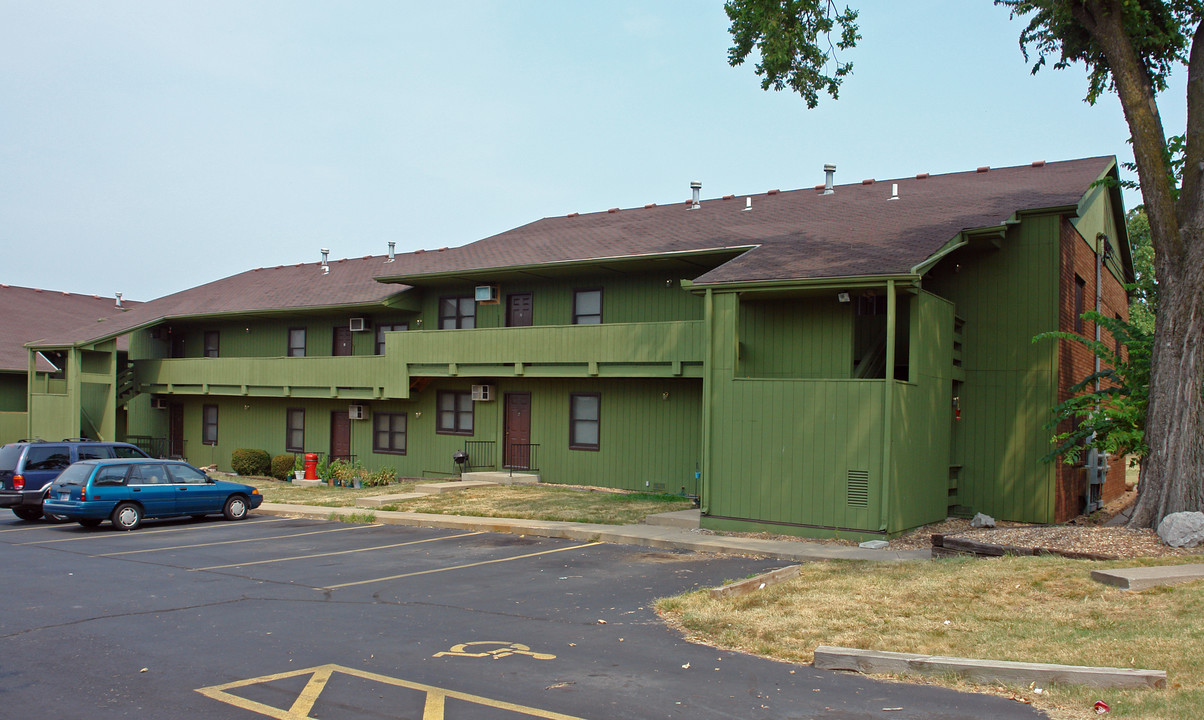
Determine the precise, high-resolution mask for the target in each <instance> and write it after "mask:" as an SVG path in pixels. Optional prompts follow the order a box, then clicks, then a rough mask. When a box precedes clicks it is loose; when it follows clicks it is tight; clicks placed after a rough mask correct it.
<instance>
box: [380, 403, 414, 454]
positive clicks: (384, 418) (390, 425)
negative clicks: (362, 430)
mask: <svg viewBox="0 0 1204 720" xmlns="http://www.w3.org/2000/svg"><path fill="white" fill-rule="evenodd" d="M372 452H378V453H392V454H394V455H405V454H406V414H405V413H382V412H378V413H373V415H372Z"/></svg>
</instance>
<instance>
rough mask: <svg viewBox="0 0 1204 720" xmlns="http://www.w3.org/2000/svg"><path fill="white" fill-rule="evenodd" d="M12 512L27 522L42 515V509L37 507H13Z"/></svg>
mask: <svg viewBox="0 0 1204 720" xmlns="http://www.w3.org/2000/svg"><path fill="white" fill-rule="evenodd" d="M13 514H14V515H16V516H17V517H19V518H21V519H22V520H28V521H29V522H33V521H34V520H37V519H38V518H40V517H42V511H41V510H40V509H37V508H25V507H15V508H13Z"/></svg>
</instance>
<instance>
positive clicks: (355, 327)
mask: <svg viewBox="0 0 1204 720" xmlns="http://www.w3.org/2000/svg"><path fill="white" fill-rule="evenodd" d="M367 329H368V321H367V319H365V318H362V317H358V318H351V332H364V331H366V330H367Z"/></svg>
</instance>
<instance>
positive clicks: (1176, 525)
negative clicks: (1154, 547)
mask: <svg viewBox="0 0 1204 720" xmlns="http://www.w3.org/2000/svg"><path fill="white" fill-rule="evenodd" d="M1158 537H1160V538H1162V542H1164V543H1166V544H1167V545H1170V546H1171V547H1195V546H1197V545H1199V544H1200V543H1201V542H1204V513H1202V512H1177V513H1171V514H1170V515H1167V516H1166V517H1164V518H1162V522H1160V523H1158Z"/></svg>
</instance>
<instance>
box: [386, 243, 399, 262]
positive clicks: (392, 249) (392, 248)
mask: <svg viewBox="0 0 1204 720" xmlns="http://www.w3.org/2000/svg"><path fill="white" fill-rule="evenodd" d="M396 250H397V243H396V242H394V241H392V240H390V241H389V259H388V260H387V261H386V262H393V253H394V252H395V251H396Z"/></svg>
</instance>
